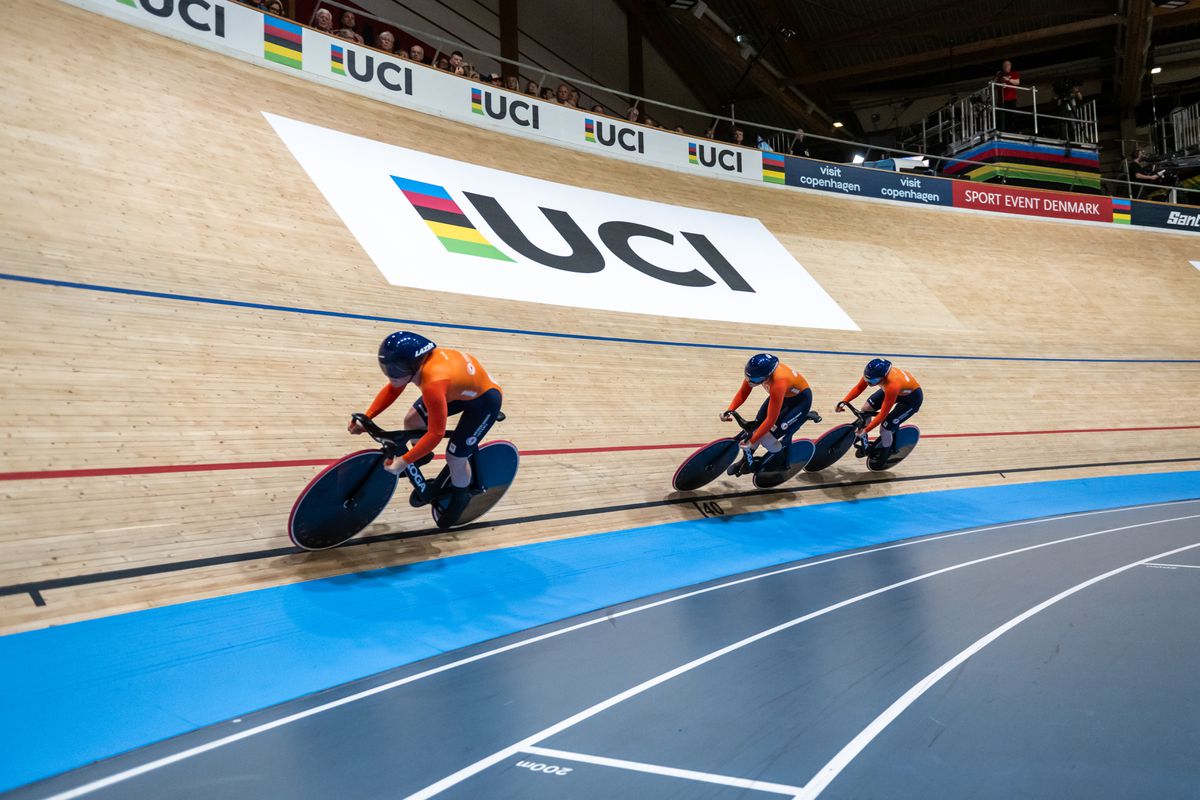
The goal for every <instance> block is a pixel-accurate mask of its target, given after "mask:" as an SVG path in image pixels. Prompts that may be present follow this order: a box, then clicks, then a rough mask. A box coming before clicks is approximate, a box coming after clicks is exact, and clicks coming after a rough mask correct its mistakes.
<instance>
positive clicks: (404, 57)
mask: <svg viewBox="0 0 1200 800" xmlns="http://www.w3.org/2000/svg"><path fill="white" fill-rule="evenodd" d="M393 55H395V56H396V57H397V58H399V59H402V60H404V61H408V53H406V52H404V48H403V47H400V48H397V49H396V51H395V52H394V53H393Z"/></svg>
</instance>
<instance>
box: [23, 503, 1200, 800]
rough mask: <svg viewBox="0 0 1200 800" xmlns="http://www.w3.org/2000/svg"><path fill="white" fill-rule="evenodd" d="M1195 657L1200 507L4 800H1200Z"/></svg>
mask: <svg viewBox="0 0 1200 800" xmlns="http://www.w3.org/2000/svg"><path fill="white" fill-rule="evenodd" d="M1086 534H1094V535H1086ZM1070 537H1082V538H1075V539H1073V540H1070V541H1061V542H1060V541H1058V540H1062V539H1069V538H1070ZM1039 545H1041V546H1039ZM1193 545H1196V547H1195V548H1194V549H1187V550H1184V551H1182V552H1179V553H1176V554H1174V555H1172V556H1170V557H1167V558H1161V559H1157V560H1156V561H1155V562H1154V563H1157V564H1162V563H1166V564H1170V565H1171V566H1154V565H1153V564H1137V562H1139V561H1142V560H1144V559H1147V558H1150V557H1152V556H1155V555H1156V554H1160V553H1165V552H1168V551H1171V550H1176V549H1179V548H1187V547H1189V546H1193ZM1025 548H1032V549H1025ZM979 559H986V560H982V561H979ZM971 562H977V563H971ZM1130 565H1133V566H1130ZM1127 566H1128V567H1129V568H1128V569H1125V570H1123V571H1121V572H1118V573H1116V574H1113V575H1111V576H1109V577H1107V578H1105V579H1103V580H1099V581H1097V582H1095V583H1092V584H1091V585H1088V586H1086V587H1083V588H1079V589H1078V590H1077V591H1075V592H1074V593H1071V594H1069V595H1067V596H1064V597H1062V598H1061V599H1060V600H1058V601H1056V602H1054V603H1053V604H1051V605H1048V606H1047V607H1045V608H1044V610H1041V611H1039V612H1038V613H1035V614H1033V615H1032V616H1029V617H1028V618H1027V619H1021V620H1020V621H1017V622H1016V623H1015V624H1012V625H1011V628H1010V629H1008V630H1006V631H1005V632H1003V633H1002V634H1001V635H999V636H998V637H997V638H995V639H994V640H992V641H989V642H987V643H986V644H985V645H983V646H980V647H978V649H977V651H972V652H970V654H969V655H968V656H966V657H963V659H962V660H961V663H957V665H956V666H955V667H954V668H953V669H950V670H949V671H947V672H946V673H945V674H944V676H942V677H941V678H939V679H938V680H936V681H934V682H933V683H931V684H930V685H929V686H928V687H927V689H926V690H925V691H923V692H921V693H919V694H918V695H917V696H916V697H914V698H912V699H911V703H909V704H907V705H905V706H904V707H903V708H902V709H901V710H900V711H899V712H898V714H897V715H895V717H894V718H893V719H890V720H889V721H888V722H887V723H886V724H884V725H882V727H880V726H879V723H878V721H877V718H879V716H880V715H881V714H882V713H883V712H884V711H885V710H886V709H888V708H889V706H892V705H893V703H895V702H896V701H897V700H898V699H899V698H902V697H904V696H906V693H909V692H910V690H913V687H916V686H917V685H918V684H920V683H921V682H922V681H923V679H926V677H927V676H930V675H931V674H932V673H935V671H937V670H939V668H941V667H943V666H944V665H947V664H948V663H955V662H952V659H955V657H956V656H960V655H961V654H962V653H963V652H964V651H969V649H970V648H971V647H972V646H973V645H975V644H976V643H977V642H978V641H979V640H980V639H981V637H985V636H987V635H988V634H989V633H991V632H993V631H995V630H996V629H998V628H1000V627H1001V626H1004V625H1006V623H1013V622H1014V621H1015V620H1018V618H1020V617H1021V615H1023V614H1025V612H1028V611H1030V610H1031V609H1033V608H1035V607H1037V606H1039V604H1042V603H1044V602H1045V601H1047V600H1050V599H1051V598H1054V597H1055V596H1056V595H1059V594H1060V593H1062V592H1064V591H1067V590H1071V589H1072V588H1075V587H1078V586H1079V585H1080V584H1082V583H1084V582H1086V581H1089V580H1091V579H1094V578H1097V577H1099V576H1102V575H1105V574H1106V573H1108V572H1110V571H1113V570H1117V569H1119V568H1122V567H1127ZM939 570H945V571H943V572H938V571H939ZM929 573H937V574H933V575H930V574H929ZM895 584H900V585H895ZM886 587H891V588H886ZM700 590H707V591H700ZM872 593H873V594H872ZM863 595H868V596H866V597H863ZM672 598H675V599H672ZM663 600H667V601H668V602H658V601H663ZM654 603H658V604H656V605H655V604H654ZM648 604H650V607H649V608H642V607H643V606H646V605H648ZM831 606H833V608H831ZM632 609H640V610H636V611H633V613H623V612H629V611H630V610H632ZM815 612H820V613H815ZM808 615H813V616H811V618H807V617H808ZM588 622H593V624H585V625H582V626H581V627H574V626H579V625H580V623H588ZM568 628H573V629H571V630H564V629H568ZM1198 632H1200V501H1188V502H1181V503H1169V504H1161V505H1154V506H1143V507H1134V508H1128V509H1117V510H1113V511H1109V512H1101V513H1088V514H1080V515H1074V516H1068V517H1062V518H1050V519H1045V520H1033V521H1027V522H1023V523H1017V524H1008V525H1003V526H998V527H995V528H983V529H976V530H971V531H966V532H957V533H955V534H951V535H939V536H933V537H926V538H923V539H915V540H908V541H907V542H904V543H902V544H900V545H899V546H896V545H891V546H883V547H876V548H870V549H866V550H863V551H855V552H853V553H851V554H849V555H848V556H847V555H846V554H839V555H838V556H837V557H830V556H825V557H821V558H816V559H811V560H809V561H806V562H799V563H798V564H795V565H785V567H783V568H781V567H776V568H772V569H771V570H763V571H761V572H758V573H747V574H745V575H739V576H733V577H731V578H727V579H724V580H721V581H717V582H714V583H712V584H706V585H703V586H699V587H691V588H690V589H687V590H681V591H677V592H671V593H668V594H665V595H660V596H656V597H653V598H643V599H641V600H638V601H635V602H631V603H629V604H626V605H623V606H617V607H614V608H610V609H605V610H604V611H602V612H598V613H595V614H589V615H585V616H583V617H577V618H574V619H571V620H566V621H563V622H561V623H556V624H554V625H551V626H546V627H543V628H539V629H536V630H532V631H526V632H523V633H521V634H518V635H515V636H511V637H506V638H504V639H499V640H495V641H491V642H487V643H485V644H483V645H480V646H477V647H473V648H469V649H466V650H461V651H458V652H454V653H450V654H447V655H445V656H442V657H439V658H437V659H431V660H427V661H423V662H421V663H418V664H412V665H408V666H405V667H403V668H400V669H397V670H393V671H391V672H388V673H386V674H382V675H378V676H375V677H373V678H370V679H367V680H364V681H358V682H355V683H352V684H347V685H345V686H341V687H338V688H336V689H333V690H330V691H327V692H322V693H320V694H318V695H314V696H311V697H307V698H304V699H301V700H297V701H294V702H291V703H286V704H283V705H281V706H277V707H274V708H271V709H268V710H266V711H262V712H259V713H255V714H250V715H248V716H246V717H244V718H242V719H240V720H239V721H237V722H232V721H231V722H228V723H224V724H221V725H217V726H213V727H211V728H206V729H204V730H201V731H197V732H196V733H194V734H190V735H187V736H182V737H179V738H176V739H172V740H169V741H167V742H162V743H159V744H157V745H153V746H151V747H147V748H144V749H141V750H138V751H135V752H132V753H128V754H125V755H124V756H120V757H118V758H114V759H110V760H108V761H105V762H101V763H98V764H94V765H92V766H89V767H85V768H83V769H80V770H76V771H74V772H70V773H66V774H64V775H60V776H58V777H56V778H52V779H50V780H48V781H44V782H42V783H40V784H35V785H33V786H29V787H25V788H23V789H18V790H16V791H14V792H11V793H10V794H9V795H6V797H7V798H12V800H17V799H18V798H22V799H23V798H35V797H36V798H46V797H51V796H54V795H55V794H57V793H62V792H70V791H72V790H80V791H82V792H83V793H82V794H74V795H72V796H82V797H88V798H96V799H97V800H101V799H103V800H111V799H112V798H222V799H223V800H233V799H237V798H255V799H256V800H258V799H259V798H277V797H278V798H402V797H408V796H410V795H414V794H415V795H416V796H418V797H427V796H437V797H444V798H487V799H488V800H499V799H500V798H514V800H517V799H519V800H541V798H546V799H547V800H549V799H550V798H554V799H555V800H560V799H561V798H578V799H579V800H602V799H607V798H625V799H626V800H635V799H636V798H655V799H656V800H658V799H660V798H680V800H685V799H686V800H694V799H696V798H714V800H717V799H722V800H723V799H724V798H768V797H776V798H778V797H788V796H799V797H815V796H817V795H818V792H817V791H816V787H817V784H815V783H813V778H814V776H816V775H817V774H818V773H819V772H820V771H821V770H822V769H823V768H825V767H826V766H827V765H830V764H835V765H836V775H835V776H834V777H833V778H832V779H831V780H829V781H828V784H827V785H825V786H823V787H821V788H822V791H820V792H819V796H820V797H823V798H889V799H892V798H930V797H946V798H968V797H969V798H997V799H999V798H1004V799H1005V800H1008V799H1009V798H1014V797H1031V798H1077V797H1078V798H1084V797H1086V798H1092V799H1095V798H1131V797H1154V798H1191V799H1192V800H1195V798H1200V690H1198V688H1197V685H1196V675H1197V674H1198V671H1197V664H1200V633H1198ZM756 636H757V638H753V637H756ZM539 637H540V638H539ZM747 639H752V640H751V641H746V640H747ZM531 640H536V641H531ZM522 643H526V644H522ZM510 645H516V646H512V647H508V646H510ZM506 647H507V649H503V648H506ZM497 649H501V652H493V651H495V650H497ZM489 653H490V655H487V654H489ZM480 656H482V657H480ZM473 657H474V658H473ZM464 659H467V661H466V662H465V663H460V662H463V661H464ZM283 668H286V667H283ZM438 668H442V669H440V670H439V669H438ZM431 670H436V671H434V672H432V673H430V671H431ZM426 673H429V674H426ZM413 676H420V677H416V678H415V679H413V680H409V681H407V682H403V683H401V684H400V685H396V686H390V687H389V688H386V689H385V690H383V691H378V692H374V693H368V694H365V695H363V696H360V695H362V693H364V692H368V690H370V689H372V688H373V687H380V686H383V685H385V684H392V683H395V682H398V681H402V680H403V679H405V678H412V677H413ZM214 679H219V678H218V677H217V676H214ZM338 700H348V702H343V703H341V704H338V705H333V706H331V707H326V706H327V705H329V704H330V703H332V702H334V701H338ZM306 711H307V712H310V713H308V714H307V715H303V716H299V717H297V716H296V715H298V714H303V712H306ZM263 726H266V727H263ZM872 726H874V727H872ZM867 730H874V731H875V735H874V736H873V738H870V739H869V741H867V742H866V743H865V745H864V746H862V747H861V748H859V749H858V750H857V751H856V752H854V753H852V754H851V755H850V757H849V758H845V757H844V756H845V751H844V748H845V747H846V746H847V745H848V744H849V743H851V742H852V741H856V737H861V736H862V735H863V732H864V731H867ZM239 734H240V735H241V738H236V739H229V738H228V737H232V736H235V735H239ZM247 734H249V735H247ZM522 743H523V744H522ZM205 745H216V746H212V747H209V748H208V749H205V748H204V746H205ZM839 753H841V754H842V756H841V757H839ZM839 758H840V760H839ZM139 768H141V769H142V770H143V771H140V772H131V771H136V770H138V769H139ZM464 770H465V772H464ZM114 777H115V778H116V780H115V781H113V782H111V783H107V784H106V783H105V782H106V779H112V778H114ZM439 782H443V783H441V784H439ZM818 783H819V782H818ZM431 786H434V787H435V788H437V789H439V791H436V792H435V791H433V790H429V789H427V787H431ZM806 787H808V788H806Z"/></svg>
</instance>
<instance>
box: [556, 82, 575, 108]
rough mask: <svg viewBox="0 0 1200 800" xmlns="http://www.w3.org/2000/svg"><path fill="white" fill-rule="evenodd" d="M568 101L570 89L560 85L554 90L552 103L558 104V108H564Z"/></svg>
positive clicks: (562, 84)
mask: <svg viewBox="0 0 1200 800" xmlns="http://www.w3.org/2000/svg"><path fill="white" fill-rule="evenodd" d="M570 99H571V87H570V86H567V85H566V84H565V83H560V84H559V85H558V88H557V89H555V90H554V102H556V103H558V104H559V105H560V106H565V105H567V102H568V101H569V100H570Z"/></svg>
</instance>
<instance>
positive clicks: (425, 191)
mask: <svg viewBox="0 0 1200 800" xmlns="http://www.w3.org/2000/svg"><path fill="white" fill-rule="evenodd" d="M472 91H474V90H472ZM392 181H393V182H395V184H396V188H398V189H399V190H400V191H402V192H404V196H405V197H406V198H408V202H410V203H412V205H413V208H414V209H415V210H416V212H417V214H419V215H420V217H421V219H423V220H424V221H425V224H426V225H428V226H429V230H430V231H432V232H433V235H434V236H436V237H437V238H438V241H440V242H441V243H442V247H444V248H446V250H447V252H450V253H461V254H462V255H468V256H479V257H480V258H491V259H494V260H496V261H512V259H511V258H509V257H508V256H506V255H504V253H502V252H500V251H499V250H497V249H496V247H495V246H494V245H493V244H492V243H491V242H489V241H488V240H487V239H486V238H485V237H484V235H483V234H482V233H480V232H479V229H478V228H476V227H475V225H474V223H472V222H471V219H470V218H469V217H468V216H467V215H466V214H464V213H463V210H462V209H461V208H459V207H458V203H456V202H454V198H452V197H451V196H450V193H449V192H447V191H446V188H445V187H444V186H438V185H437V184H434V183H424V182H422V181H414V180H409V179H408V178H399V177H397V176H395V175H393V176H392Z"/></svg>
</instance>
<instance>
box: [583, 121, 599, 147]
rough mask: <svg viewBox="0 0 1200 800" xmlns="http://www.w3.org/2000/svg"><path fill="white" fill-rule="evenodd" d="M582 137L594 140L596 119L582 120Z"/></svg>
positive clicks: (590, 140)
mask: <svg viewBox="0 0 1200 800" xmlns="http://www.w3.org/2000/svg"><path fill="white" fill-rule="evenodd" d="M583 138H585V139H587V140H588V141H589V142H595V141H596V121H595V120H594V119H585V120H584V121H583Z"/></svg>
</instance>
